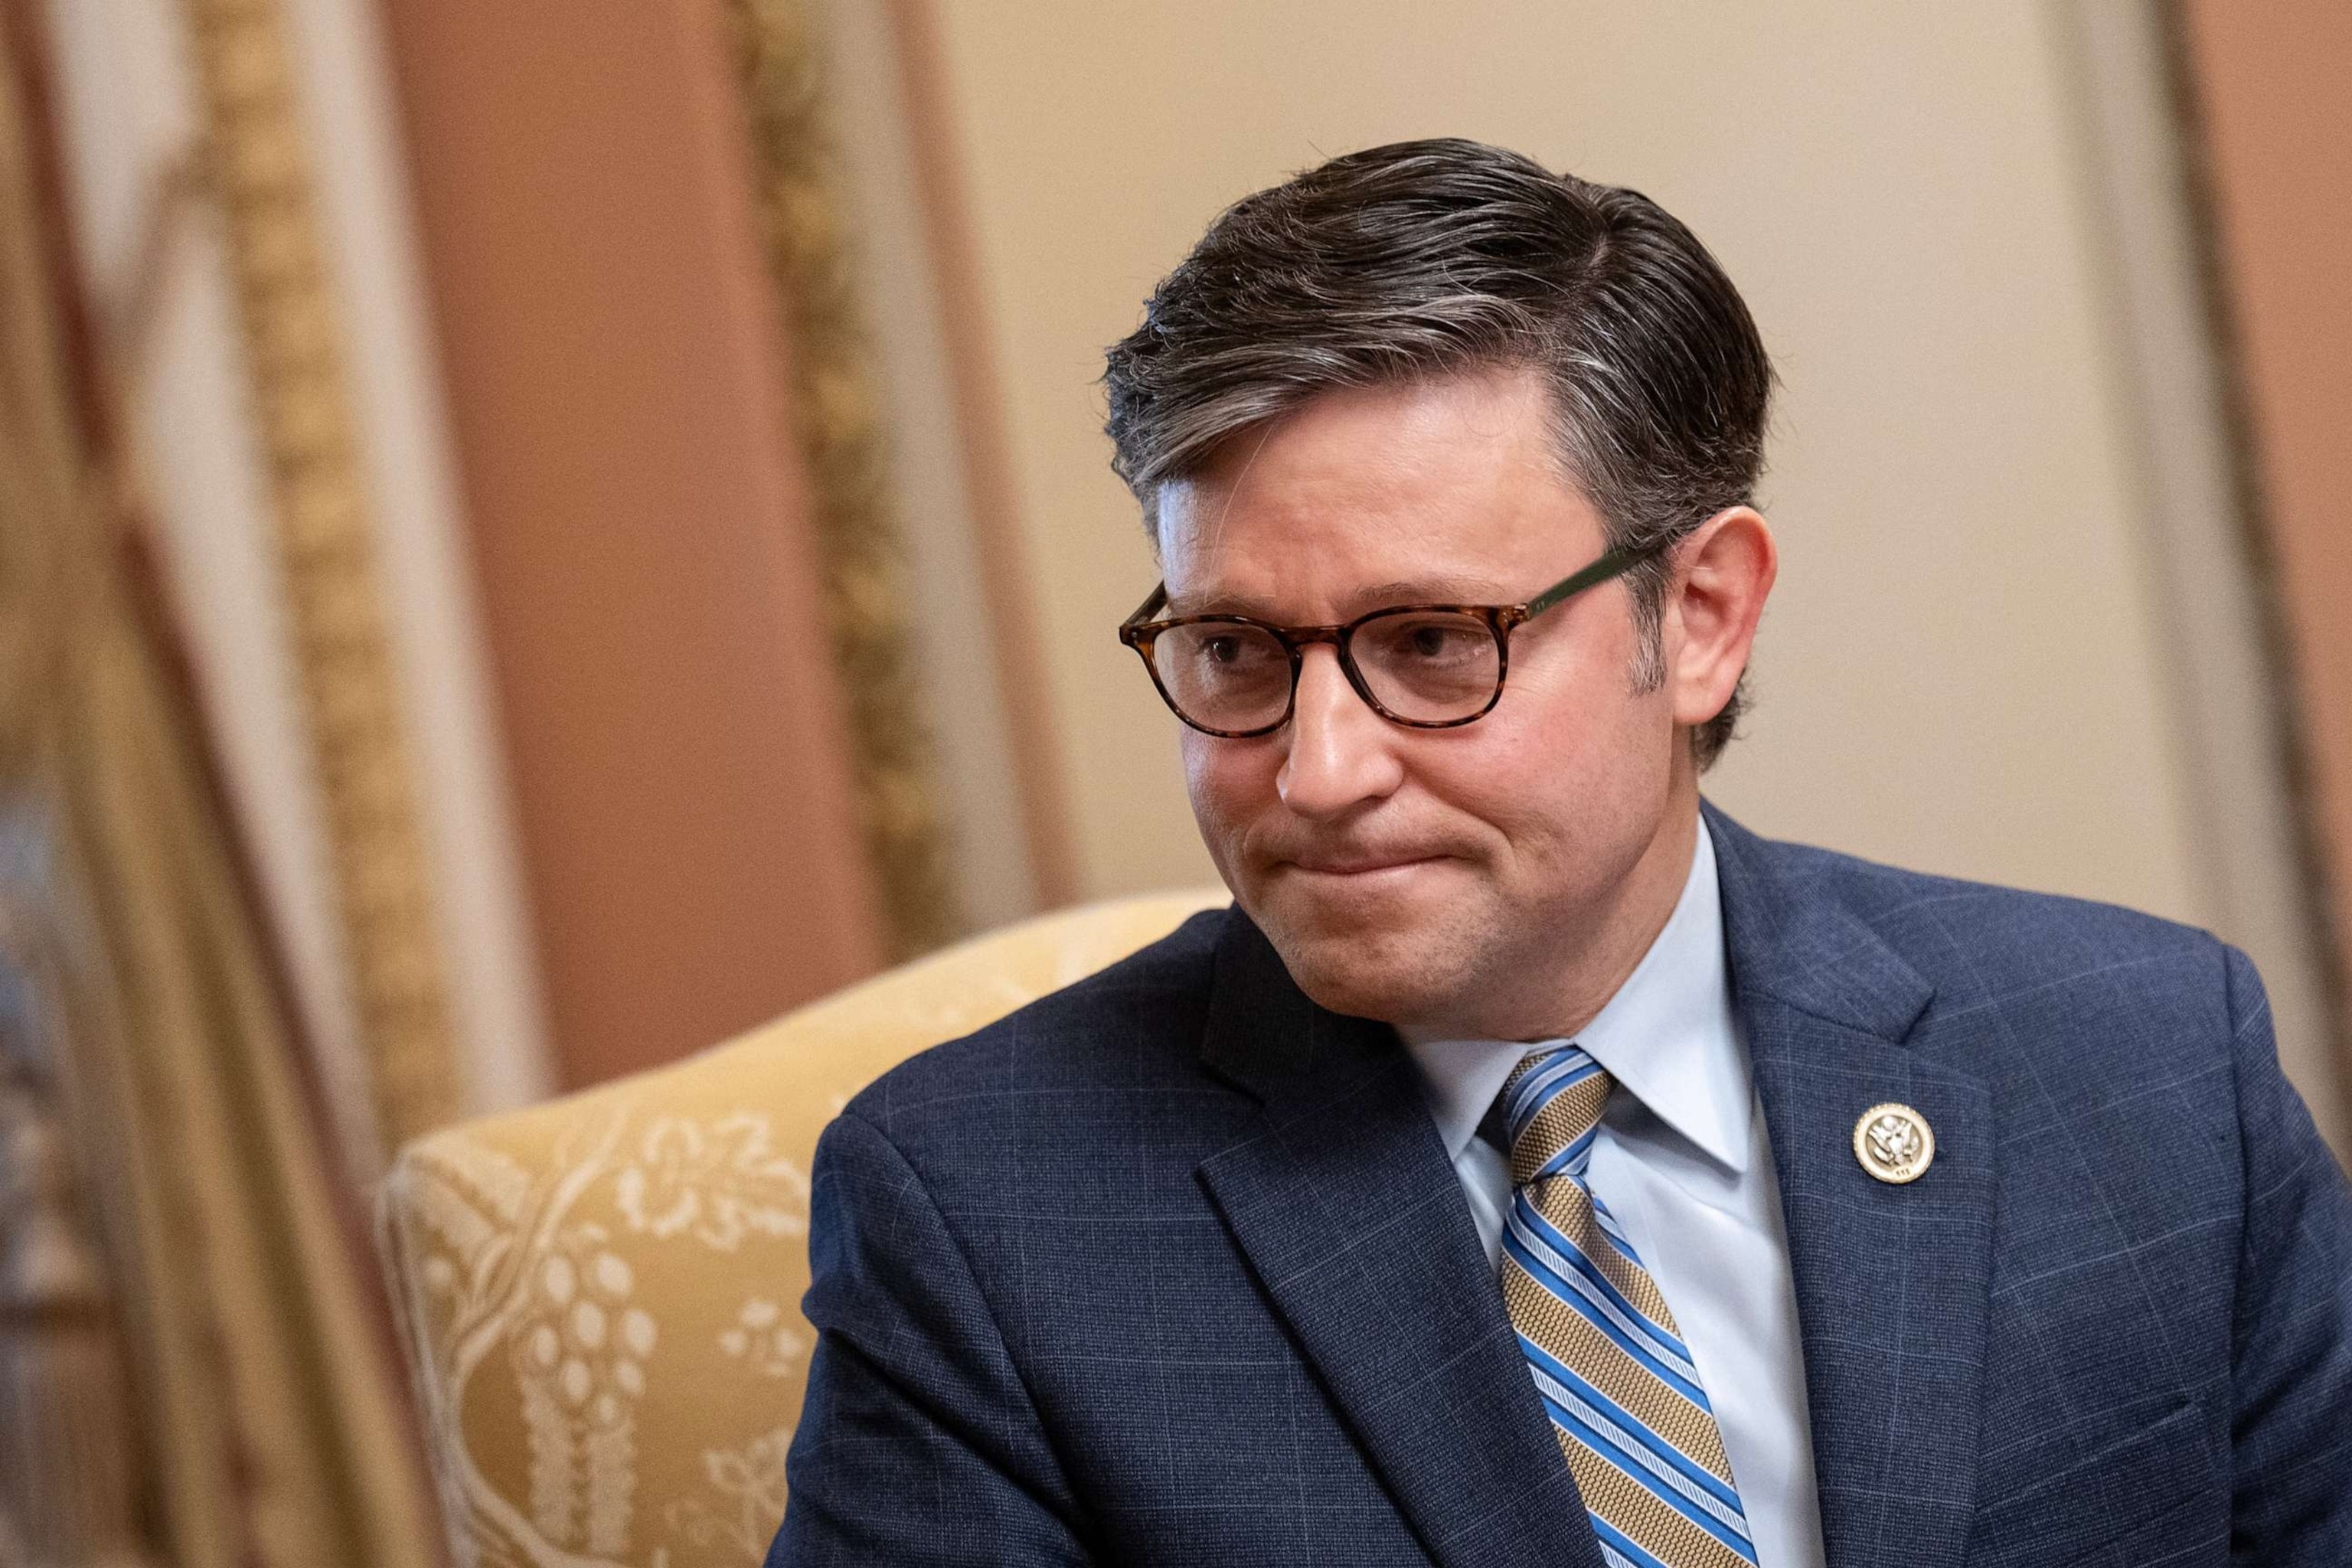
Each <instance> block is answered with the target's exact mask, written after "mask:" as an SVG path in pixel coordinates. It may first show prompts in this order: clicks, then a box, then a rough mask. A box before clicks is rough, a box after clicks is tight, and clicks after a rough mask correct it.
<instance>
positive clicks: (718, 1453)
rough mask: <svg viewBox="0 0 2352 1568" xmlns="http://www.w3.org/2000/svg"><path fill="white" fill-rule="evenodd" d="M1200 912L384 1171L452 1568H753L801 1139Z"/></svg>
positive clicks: (775, 1512) (1075, 934)
mask: <svg viewBox="0 0 2352 1568" xmlns="http://www.w3.org/2000/svg"><path fill="white" fill-rule="evenodd" d="M1222 902H1223V893H1222V892H1219V893H1216V894H1214V895H1212V894H1209V893H1206V892H1202V893H1193V894H1171V895H1161V896H1155V897H1149V898H1139V899H1130V900H1122V901H1119V902H1115V903H1107V904H1097V905H1094V906H1092V907H1089V908H1087V909H1081V910H1071V911H1067V912H1065V913H1061V914H1055V915H1050V916H1046V917H1045V918H1042V919H1039V920H1035V921H1029V922H1027V923H1025V924H1022V925H1017V926H1013V927H1011V928H1009V929H1007V930H1005V931H999V932H995V933H993V934H991V935H988V936H983V937H980V938H978V939H975V940H973V941H971V942H966V943H964V944H963V945H961V946H960V947H956V948H952V949H950V950H949V951H947V952H940V953H938V954H934V955H933V956H931V957H929V958H927V959H923V960H921V961H919V962H918V963H911V964H908V965H907V966H905V967H903V968H900V969H897V970H894V971H892V972H890V973H887V974H884V975H881V976H878V977H877V978H876V979H873V980H870V981H867V982H866V983H865V984H861V985H858V986H856V987H854V988H852V989H851V990H848V991H845V992H843V993H841V994H838V995H835V996H833V997H831V998H828V999H827V1000H824V1001H822V1002H819V1003H816V1004H814V1005H811V1006H808V1007H805V1008H803V1009H802V1010H800V1011H799V1012H796V1013H793V1014H792V1015H790V1016H786V1017H784V1018H782V1019H779V1020H778V1021H776V1022H775V1023H772V1024H770V1025H768V1026H765V1027H763V1028H761V1029H757V1030H755V1031H753V1032H752V1033H751V1034H750V1035H747V1036H745V1037H742V1038H740V1039H738V1040H735V1041H733V1042H731V1043H730V1044H727V1045H724V1046H720V1047H716V1048H714V1049H712V1050H709V1051H707V1052H705V1053H703V1054H701V1055H699V1056H697V1057H694V1058H689V1059H688V1060H686V1061H683V1062H679V1063H677V1064H676V1065H674V1066H671V1067H667V1068H661V1069H659V1070H657V1071H654V1072H649V1073H645V1074H642V1075H639V1076H637V1077H635V1078H630V1079H623V1080H621V1081H619V1082H616V1083H612V1084H607V1085H604V1086H603V1087H601V1088H598V1089H592V1090H589V1091H587V1092H585V1093H583V1094H576V1095H572V1096H570V1097H568V1098H566V1099H562V1100H555V1101H552V1102H551V1103H548V1104H545V1105H540V1106H535V1107H533V1108H531V1109H530V1110H521V1111H517V1112H514V1113H512V1114H509V1115H503V1116H497V1117H492V1118H488V1119H487V1120H484V1121H476V1122H472V1123H469V1124H467V1125H463V1126H459V1127H456V1128H452V1129H449V1130H447V1131H442V1132H438V1133H436V1134H434V1135H432V1136H431V1137H428V1138H425V1139H421V1140H419V1141H418V1142H415V1143H412V1144H410V1145H409V1146H408V1147H407V1148H406V1149H405V1150H404V1151H403V1152H401V1154H400V1157H399V1158H398V1160H397V1161H396V1162H395V1163H394V1166H393V1169H392V1172H391V1173H390V1175H389V1177H388V1179H387V1180H386V1182H385V1184H384V1191H383V1205H382V1209H381V1213H380V1225H381V1232H382V1237H381V1239H382V1242H383V1249H384V1257H385V1259H386V1267H387V1268H388V1270H389V1273H390V1276H391V1281H392V1289H393V1295H394V1305H395V1310H396V1311H397V1313H398V1315H399V1317H400V1319H401V1328H402V1331H403V1334H404V1339H405V1342H406V1346H407V1350H408V1353H409V1357H410V1363H411V1370H412V1373H413V1374H414V1376H415V1380H416V1386H417V1392H418V1395H419V1405H420V1407H421V1408H422V1411H423V1413H424V1420H425V1429H426V1439H427V1443H428V1445H429V1447H430V1448H431V1458H432V1461H433V1466H434V1471H435V1479H436V1482H437V1485H438V1489H439V1494H440V1500H441V1504H442V1511H443V1517H444V1518H445V1520H446V1522H447V1527H448V1531H449V1534H450V1542H451V1547H452V1550H453V1552H454V1553H455V1555H456V1557H457V1563H458V1564H459V1565H460V1568H474V1565H476V1564H482V1565H496V1568H506V1565H509V1564H511V1565H516V1568H521V1565H525V1564H529V1565H531V1568H706V1565H708V1568H719V1565H721V1564H724V1565H727V1568H737V1565H740V1564H747V1563H751V1564H756V1563H759V1562H760V1561H761V1557H762V1555H763V1554H764V1553H765V1552H766V1550H767V1546H768V1542H769V1540H770V1538H771V1537H772V1536H773V1534H774V1533H775V1530H776V1525H777V1523H778V1522H779V1521H781V1520H782V1517H783V1511H784V1450H785V1447H787V1445H789V1444H790V1442H791V1440H792V1435H793V1423H794V1422H795V1421H796V1420H797V1419H798V1418H799V1415H800V1408H801V1392H802V1387H803V1383H804V1381H805V1379H806V1377H807V1375H808V1358H809V1352H810V1351H811V1349H812V1348H813V1346H814V1333H813V1332H812V1331H811V1330H810V1328H809V1326H808V1324H807V1323H806V1322H805V1321H803V1319H802V1317H801V1313H800V1299H801V1294H802V1292H803V1290H804V1289H806V1287H807V1284H808V1253H807V1231H808V1194H809V1159H810V1155H811V1153H812V1152H813V1151H814V1148H815V1145H816V1139H817V1134H818V1132H819V1131H821V1130H822V1129H823V1128H824V1124H825V1123H826V1122H827V1121H830V1120H831V1119H832V1117H833V1116H834V1114H835V1112H836V1111H838V1110H840V1109H841V1107H842V1106H843V1104H844V1103H845V1101H846V1100H848V1099H849V1097H850V1096H851V1095H853V1094H855V1093H856V1092H857V1090H858V1089H862V1088H863V1087H864V1086H865V1085H866V1083H868V1082H869V1081H871V1080H872V1079H875V1078H877V1076H879V1075H880V1074H881V1073H883V1072H884V1071H885V1070H887V1068H890V1067H891V1066H892V1065H894V1064H895V1063H897V1062H898V1061H900V1060H902V1059H903V1058H906V1057H908V1056H909V1055H912V1054H913V1053H914V1052H916V1051H918V1050H920V1049H922V1048H923V1047H927V1046H931V1045H935V1044H937V1043H939V1042H940V1041H942V1040H948V1039H952V1038H954V1037H957V1036H959V1035H962V1034H966V1033H969V1032H970V1031H971V1030H973V1029H976V1028H979V1027H980V1026H982V1025H984V1024H988V1023H991V1022H992V1021H994V1020H995V1019H997V1018H999V1017H1002V1016H1004V1015H1005V1014H1007V1013H1010V1012H1012V1011H1013V1009H1014V1008H1016V1007H1019V1006H1021V1005H1023V1004H1024V1003H1026V1002H1029V1001H1031V1000H1033V999H1034V998H1035V997H1038V996H1041V995H1043V994H1045V993H1046V992H1049V991H1052V990H1055V989H1056V988H1057V987H1060V986H1062V985H1066V984H1069V983H1070V982H1072V981H1074V980H1076V979H1079V978H1081V977H1083V976H1085V975H1087V974H1088V973H1093V972H1094V971H1095V970H1097V969H1100V968H1102V967H1104V966H1106V965H1108V964H1109V963H1113V962H1115V961H1117V960H1118V959H1119V958H1122V957H1124V956H1126V955H1127V954H1128V953H1129V952H1133V951H1135V950H1136V949H1137V948H1139V947H1141V946H1143V945H1144V944H1146V943H1147V942H1152V941H1154V940H1156V939H1157V938H1159V937H1160V936H1162V935H1165V934H1166V933H1167V932H1169V931H1172V930H1174V929H1175V927H1176V926H1177V925H1178V923H1180V922H1181V921H1182V920H1183V918H1184V917H1185V916H1187V915H1189V914H1192V913H1193V912H1194V911H1196V910H1202V909H1205V908H1209V907H1211V906H1213V905H1214V904H1217V903H1222Z"/></svg>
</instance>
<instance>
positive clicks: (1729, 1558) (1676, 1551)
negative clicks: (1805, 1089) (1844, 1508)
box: [1497, 1046, 1756, 1568]
mask: <svg viewBox="0 0 2352 1568" xmlns="http://www.w3.org/2000/svg"><path fill="white" fill-rule="evenodd" d="M1610 1083H1611V1080H1610V1077H1609V1074H1608V1073H1607V1072H1606V1071H1605V1070H1603V1069H1602V1068H1601V1064H1600V1063H1598V1062H1596V1061H1594V1060H1593V1059H1592V1058H1591V1057H1590V1056H1589V1055H1587V1054H1586V1053H1585V1052H1584V1051H1583V1050H1581V1049H1580V1048H1579V1047H1575V1046H1560V1047H1556V1048H1554V1049H1551V1050H1548V1051H1541V1052H1538V1053H1537V1054H1535V1055H1533V1056H1530V1057H1528V1058H1527V1059H1526V1060H1524V1061H1522V1062H1521V1063H1520V1064H1519V1065H1518V1067H1517V1068H1515V1069H1513V1071H1512V1073H1511V1077H1510V1080H1509V1081H1508V1082H1507V1083H1506V1084H1505V1085H1504V1086H1503V1093H1502V1097H1501V1099H1500V1100H1498V1101H1497V1109H1498V1110H1501V1111H1502V1112H1503V1118H1504V1131H1505V1132H1506V1135H1507V1147H1508V1148H1509V1150H1510V1156H1511V1217H1510V1221H1509V1224H1508V1225H1507V1226H1506V1227H1505V1230H1504V1235H1503V1300H1504V1303H1505V1304H1506V1305H1507V1307H1508V1308H1509V1310H1510V1314H1511V1325H1512V1327H1514V1328H1516V1329H1517V1330H1518V1331H1519V1344H1520V1347H1521V1348H1522V1349H1523V1350H1525V1351H1526V1352H1527V1357H1528V1365H1529V1366H1530V1367H1531V1368H1533V1370H1534V1372H1535V1379H1536V1388H1537V1391H1538V1393H1540V1394H1542V1395H1543V1402H1544V1408H1545V1409H1546V1410H1547V1411H1549V1413H1550V1415H1551V1424H1552V1429H1553V1433H1554V1435H1555V1436H1558V1437H1559V1447H1560V1451H1561V1452H1562V1453H1564V1454H1566V1455H1567V1456H1568V1468H1569V1470H1570V1473H1571V1474H1572V1475H1574V1476H1575V1478H1576V1489H1577V1490H1578V1492H1580V1494H1582V1496H1583V1498H1584V1506H1585V1508H1586V1510H1588V1511H1589V1512H1591V1515H1592V1528H1593V1531H1594V1532H1595V1533H1597V1534H1598V1535H1599V1536H1600V1537H1601V1556H1602V1557H1604V1558H1606V1559H1607V1560H1608V1562H1609V1563H1610V1564H1611V1568H1739V1565H1741V1564H1743V1563H1744V1564H1748V1565H1750V1568H1752V1565H1753V1564H1754V1563H1755V1562H1756V1549H1755V1547H1754V1546H1753V1545H1751V1544H1750V1543H1749V1542H1748V1516H1747V1514H1746V1512H1745V1511H1744V1510H1741V1508H1740V1506H1739V1493H1738V1490H1737V1489H1735V1488H1734V1487H1733V1485H1732V1481H1731V1463H1730V1461H1729V1460H1728V1459H1727V1458H1725V1457H1724V1452H1723V1436H1722V1434H1721V1433H1720V1432H1718V1431H1717V1429H1716V1425H1715V1412H1714V1410H1713V1408H1712V1407H1710V1406H1709V1405H1708V1404H1707V1402H1706V1391H1705V1390H1704V1389H1702V1388H1700V1387H1699V1384H1698V1369H1697V1368H1696V1366H1694V1365H1692V1363H1691V1357H1690V1351H1689V1349H1688V1348H1687V1347H1685V1345H1684V1343H1683V1341H1682V1333H1681V1331H1680V1330H1678V1329H1676V1328H1675V1316H1674V1314H1673V1313H1672V1312H1670V1311H1668V1310H1666V1301H1665V1298H1664V1296H1662V1295H1660V1294H1659V1293H1658V1287H1657V1283H1656V1281H1654V1280H1653V1279H1651V1278H1650V1273H1649V1270H1648V1269H1646V1268H1643V1267H1642V1260H1641V1258H1637V1257H1636V1256H1634V1253H1633V1243H1632V1242H1630V1241H1628V1240H1627V1239H1626V1238H1625V1233H1624V1232H1623V1231H1622V1230H1620V1229H1619V1228H1618V1227H1617V1222H1616V1221H1615V1220H1613V1219H1612V1218H1610V1217H1609V1211H1608V1210H1607V1209H1606V1208H1604V1207H1602V1206H1601V1200H1600V1199H1598V1198H1596V1197H1594V1196H1593V1195H1592V1190H1591V1186H1590V1185H1588V1184H1587V1183H1586V1180H1585V1168H1586V1166H1587V1165H1588V1164H1589V1163H1591V1158H1592V1143H1593V1139H1594V1137H1595V1135H1596V1133H1597V1131H1598V1130H1599V1128H1600V1125H1601V1107H1602V1106H1604V1105H1606V1104H1607V1103H1608V1101H1609V1089H1610Z"/></svg>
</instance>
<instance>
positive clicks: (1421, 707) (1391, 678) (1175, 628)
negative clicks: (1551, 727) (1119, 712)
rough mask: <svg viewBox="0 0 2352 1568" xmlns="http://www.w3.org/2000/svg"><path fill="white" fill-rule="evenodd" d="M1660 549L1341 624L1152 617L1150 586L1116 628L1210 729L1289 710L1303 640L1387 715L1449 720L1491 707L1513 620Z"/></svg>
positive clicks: (1161, 597)
mask: <svg viewBox="0 0 2352 1568" xmlns="http://www.w3.org/2000/svg"><path fill="white" fill-rule="evenodd" d="M1656 553H1657V550H1656V549H1654V548H1653V549H1648V550H1612V551H1611V552H1609V553H1608V554H1606V555H1603V556H1602V557H1601V559H1600V560H1598V561H1595V562H1594V563H1592V564H1591V565H1590V566H1587V567H1586V568H1584V570H1582V571H1581V572H1579V573H1577V574H1574V575H1573V576H1569V577H1563V578H1561V579H1560V580H1559V582H1557V583H1555V584H1552V585H1551V586H1550V587H1549V588H1547V589H1545V590H1544V591H1543V592H1542V593H1540V594H1538V595H1536V596H1535V597H1534V598H1532V599H1529V600H1528V602H1527V603H1526V604H1523V605H1391V606H1389V607H1388V608H1386V609H1379V610H1374V611H1372V612H1371V613H1370V615H1363V616H1357V617H1356V618H1355V619H1354V620H1352V621H1349V622H1347V623H1346V624H1344V625H1341V626H1276V625H1274V624H1273V623H1271V622H1268V621H1261V620H1255V619H1253V618H1252V617H1250V616H1170V617H1168V618H1167V619H1165V620H1157V621H1155V620H1150V619H1148V618H1147V617H1148V616H1151V615H1153V614H1155V613H1156V612H1158V611H1159V610H1160V609H1161V608H1163V607H1165V606H1166V605H1167V603H1168V589H1167V586H1166V584H1162V585H1160V587H1158V588H1154V589H1153V590H1152V591H1151V597H1150V598H1148V599H1146V600H1144V601H1143V603H1142V605H1140V606H1139V608H1138V609H1137V610H1136V612H1135V614H1133V615H1131V616H1129V617H1128V618H1127V620H1126V621H1125V622H1124V623H1123V624H1122V625H1121V626H1119V628H1118V640H1119V641H1121V642H1123V643H1125V644H1126V645H1127V646H1128V647H1131V648H1133V649H1134V650H1135V651H1136V654H1137V656H1138V657H1139V658H1141V659H1142V660H1143V667H1144V668H1146V669H1148V670H1150V672H1151V684H1152V685H1153V686H1155V687H1157V688H1159V690H1160V699H1161V700H1163V701H1165V702H1166V703H1167V704H1168V707H1169V710H1171V712H1173V713H1174V714H1175V715H1176V717H1177V718H1179V719H1181V720H1182V721H1184V722H1185V723H1187V724H1189V725H1191V726H1192V728H1193V729H1195V730H1198V731H1201V732H1202V734H1204V735H1219V736H1223V737H1224V738H1226V739H1228V740H1242V739H1245V738H1247V737H1249V736H1253V735H1267V734H1272V733H1273V732H1274V731H1276V730H1279V729H1281V728H1282V727H1283V726H1284V725H1285V724H1286V723H1288V722H1289V721H1290V714H1291V710H1292V708H1293V706H1294V705H1295V704H1296V703H1297V699H1298V671H1299V668H1300V666H1301V664H1302V662H1303V660H1304V657H1305V653H1306V650H1307V647H1309V646H1311V645H1312V644H1315V643H1329V644H1330V645H1331V646H1332V647H1334V648H1335V649H1336V650H1338V652H1339V668H1340V670H1341V671H1342V672H1343V673H1345V674H1346V676H1347V678H1348V684H1349V686H1352V687H1354V688H1355V689H1356V695H1357V696H1359V697H1360V698H1362V699H1363V700H1364V701H1365V702H1366V703H1367V704H1368V705H1369V706H1370V708H1371V710H1372V711H1373V712H1375V713H1378V714H1379V715H1380V716H1381V718H1383V719H1386V720H1389V721H1391V722H1392V723H1397V724H1407V725H1411V726H1412V728H1414V729H1417V730H1448V729H1452V728H1453V727H1454V726H1455V725H1457V724H1467V723H1469V722H1470V721H1472V720H1474V719H1480V718H1484V717H1485V716H1486V714H1487V713H1488V712H1490V711H1491V710H1493V709H1494V706H1495V704H1496V702H1498V701H1500V700H1502V696H1503V678H1504V676H1506V675H1507V674H1508V673H1509V671H1510V667H1511V631H1512V628H1514V627H1516V626H1521V625H1523V624H1525V623H1526V622H1528V621H1531V620H1533V619H1535V618H1536V617H1537V616H1540V615H1542V614H1543V613H1544V612H1545V611H1546V610H1549V609H1550V608H1552V607H1553V606H1554V605H1561V604H1565V603H1566V602H1567V601H1568V600H1570V599H1572V598H1574V597H1575V596H1576V595H1579V594H1581V593H1582V592H1584V591H1585V590H1586V589H1587V588H1593V587H1598V586H1599V585H1600V584H1603V583H1606V582H1608V581H1609V580H1610V579H1611V578H1612V577H1620V576H1622V575H1623V574H1625V573H1627V572H1630V571H1632V570H1633V568H1634V567H1635V566H1638V565H1640V564H1641V563H1643V561H1646V560H1648V559H1649V558H1650V557H1651V556H1653V555H1654V554H1656Z"/></svg>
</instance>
